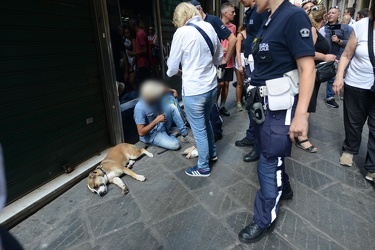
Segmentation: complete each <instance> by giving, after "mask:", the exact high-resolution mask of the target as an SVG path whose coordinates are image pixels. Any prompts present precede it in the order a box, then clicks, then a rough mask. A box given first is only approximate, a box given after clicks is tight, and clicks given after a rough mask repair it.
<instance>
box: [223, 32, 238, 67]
mask: <svg viewBox="0 0 375 250" xmlns="http://www.w3.org/2000/svg"><path fill="white" fill-rule="evenodd" d="M236 43H237V38H236V37H235V36H234V35H233V34H231V35H230V37H229V41H228V48H227V52H226V55H225V60H226V61H227V62H228V61H229V59H230V58H231V57H232V56H233V52H234V48H235V46H236Z"/></svg>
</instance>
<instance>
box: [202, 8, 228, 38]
mask: <svg viewBox="0 0 375 250" xmlns="http://www.w3.org/2000/svg"><path fill="white" fill-rule="evenodd" d="M204 21H206V22H208V23H210V24H211V25H212V27H214V30H215V32H216V34H217V36H218V37H219V39H220V40H225V39H227V38H228V37H229V36H230V34H232V32H231V31H230V30H229V29H228V28H227V27H226V26H225V25H224V23H223V21H221V20H220V18H218V17H217V16H213V15H210V14H207V13H206V17H205V18H204Z"/></svg>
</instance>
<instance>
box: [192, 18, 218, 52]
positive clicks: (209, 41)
mask: <svg viewBox="0 0 375 250" xmlns="http://www.w3.org/2000/svg"><path fill="white" fill-rule="evenodd" d="M186 25H188V26H193V27H194V28H196V29H197V30H198V31H199V33H201V35H202V36H203V38H204V40H206V43H207V45H208V47H209V48H210V51H211V56H214V45H213V44H212V41H211V39H210V38H209V37H208V35H207V34H206V32H204V31H203V30H202V29H201V28H200V27H199V26H198V25H195V24H194V23H187V24H186Z"/></svg>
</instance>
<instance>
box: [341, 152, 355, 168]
mask: <svg viewBox="0 0 375 250" xmlns="http://www.w3.org/2000/svg"><path fill="white" fill-rule="evenodd" d="M340 164H341V165H342V166H346V167H351V166H353V154H351V153H348V152H343V153H342V155H341V157H340Z"/></svg>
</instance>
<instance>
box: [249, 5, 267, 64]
mask: <svg viewBox="0 0 375 250" xmlns="http://www.w3.org/2000/svg"><path fill="white" fill-rule="evenodd" d="M267 17H268V12H264V13H257V6H256V4H255V5H254V6H253V7H252V8H249V9H248V10H247V11H246V12H245V17H244V24H245V25H246V39H245V53H244V54H245V57H246V58H248V57H249V55H250V54H251V44H252V43H253V40H254V38H255V37H256V35H257V34H258V31H259V30H260V27H261V26H262V24H263V22H264V20H265V19H267Z"/></svg>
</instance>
